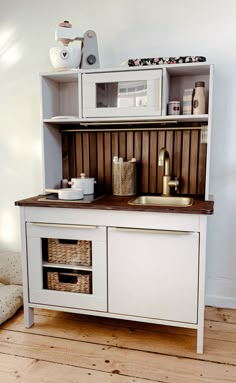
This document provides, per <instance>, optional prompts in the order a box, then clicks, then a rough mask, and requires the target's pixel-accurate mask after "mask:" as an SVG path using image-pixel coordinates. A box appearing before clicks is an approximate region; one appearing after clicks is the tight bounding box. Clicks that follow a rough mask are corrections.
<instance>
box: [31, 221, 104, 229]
mask: <svg viewBox="0 0 236 383" xmlns="http://www.w3.org/2000/svg"><path fill="white" fill-rule="evenodd" d="M31 224H32V225H33V226H41V227H62V228H68V229H71V228H72V229H96V228H97V226H91V225H66V224H65V225H63V224H60V223H58V224H55V223H35V222H32V223H31Z"/></svg>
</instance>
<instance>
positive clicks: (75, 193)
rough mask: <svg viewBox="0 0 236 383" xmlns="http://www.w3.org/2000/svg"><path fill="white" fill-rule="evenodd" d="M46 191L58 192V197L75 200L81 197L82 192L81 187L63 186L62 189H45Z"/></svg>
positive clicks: (82, 195)
mask: <svg viewBox="0 0 236 383" xmlns="http://www.w3.org/2000/svg"><path fill="white" fill-rule="evenodd" d="M45 192H46V193H58V198H59V199H65V200H77V199H83V197H84V193H83V190H82V189H75V188H73V189H72V188H64V189H46V190H45Z"/></svg>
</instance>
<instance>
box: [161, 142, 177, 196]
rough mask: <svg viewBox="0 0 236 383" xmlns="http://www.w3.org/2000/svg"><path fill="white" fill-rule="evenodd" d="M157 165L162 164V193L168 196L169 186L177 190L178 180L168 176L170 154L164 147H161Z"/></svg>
mask: <svg viewBox="0 0 236 383" xmlns="http://www.w3.org/2000/svg"><path fill="white" fill-rule="evenodd" d="M158 166H164V175H163V177H162V195H164V196H170V188H171V187H174V188H175V190H177V188H178V186H179V181H178V180H177V178H176V179H175V180H171V176H170V155H169V152H168V150H166V148H164V147H163V148H161V150H160V153H159V159H158Z"/></svg>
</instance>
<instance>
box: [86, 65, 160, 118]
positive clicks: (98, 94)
mask: <svg viewBox="0 0 236 383" xmlns="http://www.w3.org/2000/svg"><path fill="white" fill-rule="evenodd" d="M161 92H162V70H161V69H157V70H149V71H147V70H146V71H144V70H143V71H124V72H110V73H109V72H107V73H102V72H101V73H86V74H83V117H122V116H123V117H125V116H134V117H135V116H149V115H150V116H160V115H161V97H162V94H161Z"/></svg>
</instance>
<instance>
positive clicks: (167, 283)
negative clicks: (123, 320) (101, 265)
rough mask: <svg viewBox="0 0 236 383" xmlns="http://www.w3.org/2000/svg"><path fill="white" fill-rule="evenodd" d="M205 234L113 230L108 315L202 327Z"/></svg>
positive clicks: (109, 248)
mask: <svg viewBox="0 0 236 383" xmlns="http://www.w3.org/2000/svg"><path fill="white" fill-rule="evenodd" d="M198 249H199V234H198V233H193V232H177V231H157V230H136V229H123V228H109V231H108V273H109V274H108V275H109V277H108V291H109V299H108V311H109V312H112V313H119V314H125V315H133V316H140V317H149V318H156V319H160V320H169V321H180V322H188V323H196V322H197V307H198V304H197V302H198V258H199V254H198V253H199V250H198Z"/></svg>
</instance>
